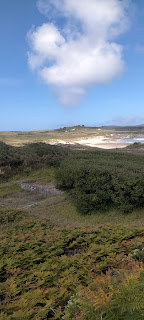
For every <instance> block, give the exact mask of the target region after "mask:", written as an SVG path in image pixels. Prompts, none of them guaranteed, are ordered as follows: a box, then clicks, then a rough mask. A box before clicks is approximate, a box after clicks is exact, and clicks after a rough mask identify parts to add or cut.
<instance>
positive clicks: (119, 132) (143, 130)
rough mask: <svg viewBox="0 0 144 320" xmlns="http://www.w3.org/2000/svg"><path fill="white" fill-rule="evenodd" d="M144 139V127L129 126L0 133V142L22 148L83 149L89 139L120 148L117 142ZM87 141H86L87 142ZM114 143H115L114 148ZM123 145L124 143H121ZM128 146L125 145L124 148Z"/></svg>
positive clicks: (98, 144)
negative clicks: (63, 146)
mask: <svg viewBox="0 0 144 320" xmlns="http://www.w3.org/2000/svg"><path fill="white" fill-rule="evenodd" d="M139 137H140V138H141V137H142V138H143V137H144V126H143V125H141V126H129V127H117V126H106V127H84V126H73V127H64V128H61V129H56V130H44V131H28V132H26V131H24V132H22V131H16V132H13V131H12V132H0V141H3V142H5V143H6V144H9V145H13V146H22V145H24V144H26V143H39V142H44V143H48V144H49V143H50V144H70V145H71V146H72V144H74V145H78V146H79V147H81V140H82V141H83V140H84V143H82V144H83V145H86V142H87V140H88V139H96V142H95V146H96V147H97V146H98V147H101V144H102V147H103V146H104V144H105V143H109V144H110V148H111V147H120V144H116V142H117V140H119V139H125V138H128V139H129V138H139ZM85 140H86V141H85ZM113 142H114V143H115V144H114V146H112V144H113ZM121 144H122V142H121ZM125 145H126V144H125V143H123V144H122V146H125Z"/></svg>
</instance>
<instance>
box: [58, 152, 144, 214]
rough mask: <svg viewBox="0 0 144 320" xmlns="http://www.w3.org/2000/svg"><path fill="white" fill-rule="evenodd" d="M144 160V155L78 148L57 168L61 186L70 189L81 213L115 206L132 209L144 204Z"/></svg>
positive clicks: (121, 208)
mask: <svg viewBox="0 0 144 320" xmlns="http://www.w3.org/2000/svg"><path fill="white" fill-rule="evenodd" d="M143 160H144V157H143V155H132V154H124V153H123V154H122V153H114V152H108V151H107V152H106V151H83V152H82V151H77V152H76V151H75V152H73V153H71V154H70V155H69V156H68V158H67V159H66V160H65V161H63V163H62V164H61V166H60V168H59V170H58V174H57V181H58V187H60V188H62V189H64V190H68V191H70V193H71V195H72V196H73V198H74V200H75V203H76V205H77V207H78V209H79V211H81V212H82V213H85V214H86V213H88V212H92V211H94V210H98V209H102V210H104V209H108V208H109V207H112V206H113V207H116V208H119V209H120V210H121V211H123V212H131V211H132V210H133V209H135V208H142V207H143V206H144V165H143Z"/></svg>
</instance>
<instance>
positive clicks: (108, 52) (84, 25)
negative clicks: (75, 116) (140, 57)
mask: <svg viewBox="0 0 144 320" xmlns="http://www.w3.org/2000/svg"><path fill="white" fill-rule="evenodd" d="M37 6H38V9H39V11H40V12H41V13H43V14H45V15H46V17H47V19H48V21H47V23H44V24H43V25H41V26H39V27H33V28H32V29H31V30H30V31H29V32H28V35H27V38H28V41H29V45H30V51H29V52H28V62H29V66H30V68H31V69H32V70H33V71H36V72H37V73H38V74H39V76H40V77H41V79H42V80H43V81H44V82H45V83H46V84H47V85H48V86H51V87H52V88H53V89H54V91H55V92H56V94H57V95H58V98H59V101H60V103H61V104H63V105H73V104H77V103H78V102H79V100H81V98H82V97H83V95H84V94H85V92H86V89H87V88H88V87H89V86H91V85H93V84H101V83H102V84H103V83H107V82H109V81H111V80H113V79H114V78H115V77H117V76H119V75H120V74H121V73H122V72H123V71H124V66H125V64H124V60H123V47H122V46H121V45H120V44H118V43H117V41H116V40H117V37H118V36H119V35H120V34H122V33H124V32H126V31H127V30H128V28H129V24H130V21H129V17H128V16H129V14H128V11H129V9H130V0H38V2H37Z"/></svg>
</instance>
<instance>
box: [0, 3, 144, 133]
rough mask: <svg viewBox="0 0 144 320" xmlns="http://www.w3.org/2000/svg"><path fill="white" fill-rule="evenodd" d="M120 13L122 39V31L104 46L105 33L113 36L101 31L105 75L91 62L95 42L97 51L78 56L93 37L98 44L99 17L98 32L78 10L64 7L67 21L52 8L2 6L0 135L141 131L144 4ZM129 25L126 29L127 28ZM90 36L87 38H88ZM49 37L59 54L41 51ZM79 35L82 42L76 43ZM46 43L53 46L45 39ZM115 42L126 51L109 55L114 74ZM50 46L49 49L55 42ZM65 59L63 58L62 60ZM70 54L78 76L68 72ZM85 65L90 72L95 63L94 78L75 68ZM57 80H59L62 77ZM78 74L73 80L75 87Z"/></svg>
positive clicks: (142, 116) (48, 5)
mask: <svg viewBox="0 0 144 320" xmlns="http://www.w3.org/2000/svg"><path fill="white" fill-rule="evenodd" d="M61 1H62V0H61ZM64 1H65V3H66V2H67V0H64ZM64 1H63V2H64ZM71 1H72V0H71ZM73 1H74V0H73ZM79 1H80V0H79ZM83 1H84V0H83ZM85 1H86V2H85V4H86V5H87V0H85ZM93 1H96V2H97V0H89V4H90V2H93ZM103 1H105V0H103ZM110 1H111V0H107V2H109V3H110ZM112 1H114V2H115V3H118V2H119V0H112ZM124 1H126V0H124ZM54 2H55V0H53V3H54ZM74 2H75V1H74ZM74 2H73V3H74ZM80 2H81V1H80ZM61 3H62V2H61ZM77 3H78V1H77ZM38 5H39V9H38ZM46 5H47V7H46ZM63 6H64V5H63ZM89 6H90V5H89ZM104 8H105V7H104ZM84 9H85V8H84ZM84 9H83V10H84ZM118 10H120V9H118ZM123 10H126V18H125V19H126V20H124V21H123V22H122V23H123V25H124V30H123V31H122V32H121V31H119V30H120V28H122V27H123V26H122V25H121V26H120V25H118V26H116V28H117V35H116V36H113V35H112V36H111V39H109V38H108V36H107V35H105V33H106V32H107V30H111V29H109V28H111V25H108V26H107V25H106V26H104V28H105V29H104V31H103V34H102V37H103V38H104V41H103V43H104V42H105V43H106V44H105V49H104V50H105V51H104V54H103V56H102V57H101V59H102V60H100V61H102V66H104V67H103V69H104V70H99V69H98V68H99V65H98V62H97V61H98V60H96V61H94V60H91V50H94V52H96V50H97V48H98V47H97V42H98V41H99V40H96V42H95V47H94V45H93V44H90V47H89V52H86V55H85V56H84V57H83V56H79V53H80V55H81V52H80V49H77V48H78V46H79V44H81V43H82V41H83V38H84V41H83V43H84V46H85V47H84V48H86V45H87V44H88V43H90V42H89V41H90V39H89V38H90V34H93V38H92V42H93V39H98V37H99V36H101V21H100V22H99V17H98V22H97V25H96V27H95V25H94V24H92V23H91V21H92V17H91V16H90V20H89V17H87V16H86V14H85V12H83V15H82V16H81V15H80V13H79V11H78V8H77V6H76V5H75V7H73V8H71V7H68V9H66V4H65V7H63V12H64V13H61V12H60V9H59V8H56V6H55V7H54V5H53V4H51V0H39V2H37V1H36V0H25V1H20V0H13V1H10V0H1V2H0V43H1V46H0V48H1V49H0V115H1V121H0V131H11V130H13V131H15V130H42V129H51V128H58V127H63V126H66V125H75V124H81V125H82V124H84V125H88V126H97V125H105V124H107V125H109V124H120V125H127V124H140V123H144V1H143V0H136V1H134V0H133V1H131V3H130V4H129V6H128V8H126V9H123ZM89 12H91V11H89ZM102 14H103V13H102ZM75 21H76V22H77V24H75V25H76V30H75V34H74V31H73V29H74V28H73V26H74V22H75ZM127 21H129V23H130V25H129V27H127V26H126V22H127ZM32 26H33V29H32ZM44 26H46V28H45V27H44ZM64 26H65V30H64V29H63V28H64ZM81 26H82V27H83V29H82V31H81ZM85 26H86V27H85ZM38 28H39V29H38ZM68 28H69V34H68ZM90 28H91V29H90ZM95 29H97V30H98V31H97V34H95V33H94V31H93V30H95ZM30 30H31V31H30ZM89 30H92V31H91V33H90V31H89ZM28 32H29V36H27V34H28ZM51 32H53V34H54V37H55V35H56V36H57V37H58V40H56V41H60V44H59V47H58V48H56V49H57V53H55V52H54V49H53V52H52V53H51V52H50V51H48V50H47V48H46V49H45V47H44V43H43V42H42V41H41V39H42V37H43V36H44V37H45V39H47V34H50V33H51ZM72 33H73V34H72ZM77 33H82V34H81V35H80V36H79V35H77ZM82 36H84V37H83V38H82ZM40 37H41V38H40ZM71 38H72V39H71ZM63 39H64V40H63ZM75 39H76V40H75ZM38 41H39V42H38ZM46 41H50V40H49V38H48V40H46ZM92 42H91V43H92ZM112 42H114V43H115V44H117V45H118V48H119V46H120V45H121V46H122V48H123V53H122V54H120V53H114V58H113V59H115V64H116V67H115V69H114V67H113V62H112V61H113V60H112V58H111V54H113V52H111V51H110V52H109V55H110V58H108V56H106V52H107V50H108V48H109V44H111V43H112ZM37 43H38V46H39V47H38V49H36V45H37ZM50 46H51V47H52V46H53V43H52V42H51V43H50ZM91 46H92V47H91ZM79 47H80V46H79ZM69 48H70V49H69ZM64 50H65V51H64ZM66 50H67V51H66ZM68 50H69V51H68ZM72 50H73V51H72ZM109 50H111V48H110V49H109ZM114 50H115V49H114ZM118 50H119V49H118ZM86 51H87V48H86ZM28 52H29V58H28ZM63 52H66V57H65V59H63ZM73 52H74V53H76V54H77V55H76V57H74V61H73V63H75V65H76V68H75V69H76V71H77V73H75V72H73V70H72V69H69V64H68V61H69V60H68V58H69V59H71V57H73V55H72V53H73ZM101 52H102V51H101ZM67 53H68V54H67ZM44 54H45V56H44ZM69 54H70V57H68V55H69ZM50 55H51V56H52V57H51V56H50ZM35 57H36V59H37V60H38V59H39V60H38V67H37V66H35V65H34V61H35V60H34V59H35ZM41 57H42V59H43V62H42V63H41V62H40V60H41ZM112 57H113V55H112ZM83 58H84V61H86V62H88V64H90V65H91V63H93V65H92V67H93V66H94V71H95V72H94V73H93V72H91V73H87V70H84V66H83V65H82V67H81V69H79V67H77V66H78V65H80V64H81V61H82V59H83ZM76 59H77V60H78V61H77V60H76ZM96 59H98V58H97V57H96ZM108 59H110V60H108ZM53 60H55V61H54V62H53ZM92 61H93V62H92ZM109 61H111V64H112V70H111V68H109V69H108V71H107V73H106V70H107V66H108V64H109ZM86 62H85V64H86ZM77 63H78V65H77ZM53 64H54V67H53ZM51 65H52V67H51ZM33 66H34V67H33ZM63 68H64V69H63ZM72 68H74V64H72ZM32 69H33V70H32ZM55 70H56V73H54V72H55ZM63 70H64V72H63ZM59 73H60V74H62V77H59ZM75 74H77V76H76V77H77V80H74V77H75ZM102 74H103V76H102ZM56 75H57V77H56ZM70 75H71V76H70ZM86 76H87V77H86ZM67 79H68V80H67ZM66 81H67V83H66Z"/></svg>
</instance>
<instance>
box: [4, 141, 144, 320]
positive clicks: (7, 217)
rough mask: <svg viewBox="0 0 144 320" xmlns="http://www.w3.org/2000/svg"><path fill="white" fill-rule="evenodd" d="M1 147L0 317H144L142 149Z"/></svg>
mask: <svg viewBox="0 0 144 320" xmlns="http://www.w3.org/2000/svg"><path fill="white" fill-rule="evenodd" d="M0 147H1V151H2V152H1V153H0V154H1V156H0V166H1V184H0V243H1V247H0V300H1V304H0V320H31V319H36V320H46V319H55V320H56V319H57V320H129V319H131V320H133V319H134V320H142V319H144V298H143V297H144V228H143V225H144V211H143V189H144V188H143V155H140V154H139V155H133V154H127V153H118V152H116V153H115V152H109V151H78V150H71V151H70V150H69V151H68V150H67V149H65V148H60V147H51V146H48V145H45V144H34V145H30V146H29V145H27V146H25V147H22V148H15V147H10V146H7V145H5V144H3V143H2V144H0ZM33 155H34V156H33ZM14 163H15V165H14ZM55 179H56V181H57V182H56V183H57V185H58V186H59V187H60V188H62V189H64V190H66V192H65V193H64V194H61V195H57V196H52V197H46V196H45V195H41V194H38V192H32V191H28V190H21V189H20V187H19V185H18V184H19V182H22V181H27V182H29V183H34V184H38V185H54V182H55ZM6 204H8V205H9V206H6ZM75 204H76V206H75ZM17 208H19V209H17ZM131 211H132V212H131ZM127 212H129V214H126V213H127ZM130 212H131V213H130Z"/></svg>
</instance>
